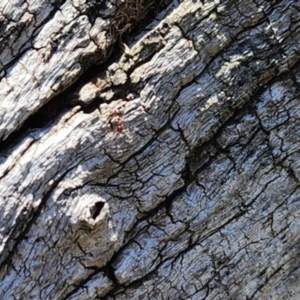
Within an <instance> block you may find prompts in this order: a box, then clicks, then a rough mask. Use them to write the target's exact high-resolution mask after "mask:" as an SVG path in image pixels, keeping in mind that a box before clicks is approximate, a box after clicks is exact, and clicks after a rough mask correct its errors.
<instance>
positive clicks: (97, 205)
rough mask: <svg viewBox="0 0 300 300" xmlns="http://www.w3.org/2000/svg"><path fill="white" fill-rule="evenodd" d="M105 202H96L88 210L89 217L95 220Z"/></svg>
mask: <svg viewBox="0 0 300 300" xmlns="http://www.w3.org/2000/svg"><path fill="white" fill-rule="evenodd" d="M104 204H105V202H101V201H98V202H96V203H95V204H94V206H93V207H91V208H90V213H91V217H92V218H93V219H94V220H95V219H96V218H97V217H98V216H99V215H100V212H101V210H102V208H103V206H104Z"/></svg>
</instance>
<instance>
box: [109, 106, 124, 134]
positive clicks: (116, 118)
mask: <svg viewBox="0 0 300 300" xmlns="http://www.w3.org/2000/svg"><path fill="white" fill-rule="evenodd" d="M122 115H123V112H122V111H121V110H120V109H117V110H115V111H114V112H113V113H112V117H111V120H110V126H111V128H112V130H113V129H115V128H116V129H117V132H118V133H122V132H123V129H124V122H123V119H122Z"/></svg>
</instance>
